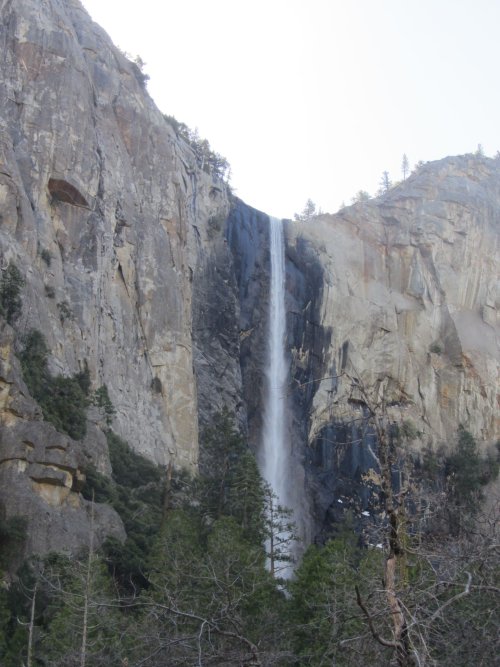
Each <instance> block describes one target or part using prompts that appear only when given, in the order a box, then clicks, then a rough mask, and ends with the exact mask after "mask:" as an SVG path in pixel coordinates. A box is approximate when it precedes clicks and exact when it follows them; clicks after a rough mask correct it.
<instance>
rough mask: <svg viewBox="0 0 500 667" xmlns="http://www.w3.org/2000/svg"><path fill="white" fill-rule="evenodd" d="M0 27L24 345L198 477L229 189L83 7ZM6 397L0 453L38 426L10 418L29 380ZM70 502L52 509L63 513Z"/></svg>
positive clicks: (128, 434) (57, 8) (8, 227)
mask: <svg viewBox="0 0 500 667" xmlns="http://www.w3.org/2000/svg"><path fill="white" fill-rule="evenodd" d="M0 11H1V14H2V27H1V32H0V45H1V50H2V54H3V57H2V65H1V69H2V71H1V78H2V86H1V88H0V108H1V109H2V118H1V119H0V127H1V138H0V213H1V219H0V259H1V265H2V269H5V268H6V267H7V265H8V264H9V262H11V263H13V264H15V265H16V266H17V268H18V269H19V270H20V272H21V274H22V275H23V277H24V278H25V280H26V285H25V287H24V289H23V292H22V301H23V308H22V316H21V317H20V318H19V319H18V320H17V321H16V322H15V331H16V334H17V335H16V337H15V338H16V341H15V345H16V347H17V349H19V347H20V346H21V345H22V341H21V339H22V334H23V333H25V332H27V331H29V330H30V329H39V330H40V331H41V332H42V333H43V335H44V336H45V339H46V341H47V344H48V346H49V349H50V350H51V356H50V360H49V364H50V368H51V371H52V372H53V373H60V374H63V375H72V374H74V373H75V372H78V371H79V370H81V369H82V368H83V367H84V365H85V364H87V365H88V369H89V371H90V378H91V382H92V389H94V390H95V389H97V388H98V387H100V386H102V385H104V384H105V385H106V386H107V388H108V391H109V395H110V398H111V401H112V403H113V405H114V407H115V409H116V416H115V419H114V421H113V429H114V430H115V431H116V432H117V433H118V434H119V435H121V436H123V437H124V438H126V439H127V440H128V442H129V443H130V444H131V446H132V447H134V448H135V449H136V450H137V451H139V452H141V453H142V454H144V455H146V456H148V457H150V458H151V459H153V460H155V461H156V462H158V463H160V464H165V463H166V462H167V461H169V460H171V459H172V460H174V462H175V463H176V465H178V466H183V467H188V468H191V469H195V468H196V465H197V456H198V420H197V387H196V379H195V375H194V373H193V345H192V336H191V332H192V319H191V310H192V298H193V296H192V294H193V276H194V275H197V271H198V267H205V266H206V264H207V261H208V260H207V259H206V256H211V252H212V251H211V250H210V248H209V247H208V246H209V243H207V238H208V235H209V234H210V233H213V229H212V228H211V227H210V226H209V224H208V221H209V220H211V221H213V220H215V219H221V218H222V219H224V217H225V215H226V214H227V210H228V202H227V197H226V194H225V186H224V184H223V183H221V182H220V181H219V180H217V179H214V178H213V177H212V176H211V175H210V174H209V173H206V172H205V171H203V170H202V169H200V168H199V166H198V165H197V163H196V159H195V156H194V154H193V152H192V150H191V149H190V147H189V146H188V145H187V144H186V143H185V142H184V141H182V140H180V139H178V138H177V136H176V134H175V132H174V130H173V129H172V127H171V126H170V125H169V124H168V123H167V122H166V121H165V119H164V117H163V116H162V114H161V113H160V112H159V111H158V109H157V108H156V107H155V105H154V104H153V102H152V101H151V99H150V98H149V96H148V95H147V93H146V92H145V90H144V82H143V79H142V75H141V72H140V71H139V69H138V68H137V66H136V65H135V64H134V63H131V62H130V61H128V60H127V58H126V57H125V56H124V55H123V54H122V53H121V52H120V51H119V50H118V49H116V48H115V47H114V46H113V45H112V44H111V42H110V40H109V38H108V37H107V35H106V34H105V33H104V32H103V31H102V30H101V29H100V28H99V27H98V26H97V25H95V24H94V23H92V21H91V20H90V18H89V16H88V15H87V13H86V12H85V10H84V9H83V7H82V6H81V4H80V3H79V2H78V1H77V0H65V1H64V2H61V1H59V0H48V2H44V3H43V5H42V6H41V5H40V3H39V2H38V0H19V1H18V0H16V2H10V1H8V0H1V1H0ZM218 234H219V236H222V226H221V229H220V230H219V232H218ZM216 247H217V248H218V246H217V244H216ZM214 252H215V253H216V257H219V255H220V251H218V250H215V251H214ZM217 252H219V254H217ZM202 270H205V269H203V268H202ZM206 270H208V269H206ZM236 365H237V355H236ZM234 372H235V373H236V374H237V373H238V372H239V371H238V369H237V368H236V367H235V369H234ZM3 382H4V392H5V394H6V395H5V396H4V401H3V405H4V412H3V415H2V417H3V419H2V422H3V424H2V436H1V437H2V445H1V446H2V448H3V447H10V444H9V443H10V442H11V441H12V440H13V439H16V438H17V436H14V435H13V434H14V433H17V432H18V430H19V428H20V427H19V423H21V422H22V421H23V420H24V421H26V420H28V421H30V420H32V419H33V415H32V414H31V413H30V412H29V410H32V409H33V404H32V402H31V403H30V407H29V410H28V408H26V410H28V412H26V411H25V409H24V408H23V409H19V410H18V409H17V408H16V409H14V408H12V407H9V406H11V405H12V403H11V402H12V401H13V400H17V399H15V398H13V397H14V395H15V392H16V387H19V386H20V385H19V384H18V378H17V377H16V378H15V382H14V384H11V383H10V381H8V380H6V379H4V380H3ZM26 394H27V392H26V388H25V387H24V389H23V391H22V395H23V396H26ZM5 406H6V407H5ZM5 410H7V412H5ZM37 419H38V421H37V422H36V428H35V427H34V428H35V430H36V431H37V433H39V439H40V442H45V440H46V439H47V438H49V436H48V435H47V434H45V435H41V433H42V431H44V429H45V427H46V426H47V425H46V424H43V423H42V422H40V421H39V415H38V418H37ZM30 428H31V427H30ZM47 428H50V427H49V426H47ZM45 430H46V429H45ZM47 433H48V431H47ZM96 438H97V440H99V441H100V442H101V446H102V447H105V445H103V444H102V439H99V438H98V437H97V436H96ZM35 439H36V438H35V437H34V436H33V438H32V437H31V436H30V438H29V440H30V442H31V441H34V440H35ZM49 439H50V438H49ZM59 439H60V438H59ZM65 440H67V438H66V439H65ZM34 444H35V445H36V443H34ZM89 447H90V444H89ZM91 448H92V447H91ZM93 448H94V450H95V449H96V448H97V449H99V443H97V444H96V445H95V446H94V447H93ZM35 449H37V447H36V446H35ZM56 449H57V448H56ZM63 449H64V447H63ZM70 449H71V448H70ZM44 451H45V452H46V453H47V460H46V463H47V464H50V465H52V464H51V457H50V456H49V454H48V450H47V449H45V450H44ZM16 456H17V454H16ZM44 456H45V454H43V453H38V449H37V457H36V458H37V461H39V462H40V461H43V460H44ZM61 456H62V454H61ZM68 456H69V454H68ZM102 456H103V457H104V458H105V457H106V456H105V451H104V452H103V453H102ZM4 460H5V461H6V459H4ZM9 460H11V459H9ZM2 465H3V470H6V467H8V466H10V465H11V464H10V463H4V464H2ZM16 465H17V464H16ZM65 465H66V464H65ZM74 465H76V462H71V464H68V465H67V466H66V467H68V468H70V469H71V470H73V469H74ZM58 474H59V473H58ZM32 479H34V478H32ZM33 483H35V482H33ZM37 483H38V482H37ZM40 483H41V484H49V485H50V484H52V482H48V481H47V479H45V477H44V481H42V482H40ZM68 484H69V478H68V480H67V481H64V482H63V480H62V479H61V484H60V485H59V486H58V487H57V488H58V489H63V488H65V489H68ZM52 486H54V485H53V484H52ZM52 490H53V489H52ZM58 493H59V496H57V494H54V493H53V494H52V495H51V494H48V495H47V494H46V493H45V492H44V494H45V495H44V494H42V495H41V496H40V497H42V496H43V497H44V499H45V501H46V503H47V504H48V505H50V506H53V507H55V506H57V505H58V503H59V505H58V506H59V507H61V508H62V507H66V505H68V502H69V501H68V498H63V495H64V493H65V492H64V493H62V491H58ZM49 496H50V498H49ZM58 498H59V500H58ZM59 501H60V502H59ZM7 506H8V507H7V512H8V513H13V512H15V507H14V504H13V503H11V502H10V501H8V500H7ZM68 507H69V505H68ZM68 511H69V510H68ZM33 539H34V540H35V538H33ZM35 541H36V540H35ZM35 546H37V547H40V548H43V545H42V543H41V542H36V545H35Z"/></svg>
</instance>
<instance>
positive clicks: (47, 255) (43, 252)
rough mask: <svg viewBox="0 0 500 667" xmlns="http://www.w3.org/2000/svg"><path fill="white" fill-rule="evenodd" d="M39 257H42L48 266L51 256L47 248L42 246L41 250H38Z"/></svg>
mask: <svg viewBox="0 0 500 667" xmlns="http://www.w3.org/2000/svg"><path fill="white" fill-rule="evenodd" d="M40 257H41V258H42V259H43V261H44V262H45V264H47V266H50V263H51V261H52V257H51V255H50V252H49V251H48V250H47V248H42V250H41V251H40Z"/></svg>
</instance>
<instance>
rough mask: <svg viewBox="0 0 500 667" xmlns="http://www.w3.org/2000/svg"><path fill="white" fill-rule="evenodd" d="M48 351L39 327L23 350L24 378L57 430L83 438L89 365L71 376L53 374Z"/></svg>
mask: <svg viewBox="0 0 500 667" xmlns="http://www.w3.org/2000/svg"><path fill="white" fill-rule="evenodd" d="M48 354H49V350H48V347H47V344H46V342H45V338H44V337H43V335H42V334H41V333H40V331H38V330H36V329H34V330H32V331H31V332H30V333H29V334H28V335H27V337H26V340H25V346H24V350H23V351H22V352H21V354H20V360H21V368H22V371H23V378H24V381H25V382H26V384H27V386H28V389H29V391H30V394H31V395H32V396H33V398H34V399H35V400H36V401H37V402H38V403H39V405H40V407H41V408H42V412H43V416H44V419H46V420H47V421H49V422H51V423H52V424H53V425H54V426H55V427H56V429H57V430H58V431H62V432H64V433H67V434H68V435H69V436H71V437H72V438H74V439H75V440H80V439H81V438H83V436H84V435H85V433H86V430H87V426H86V409H87V406H88V398H87V395H88V392H89V387H90V377H89V371H88V368H87V367H86V368H85V370H83V371H81V372H80V373H76V374H75V375H74V376H72V377H64V376H62V375H57V376H55V377H54V376H52V375H51V374H50V372H49V370H48V367H47V358H48Z"/></svg>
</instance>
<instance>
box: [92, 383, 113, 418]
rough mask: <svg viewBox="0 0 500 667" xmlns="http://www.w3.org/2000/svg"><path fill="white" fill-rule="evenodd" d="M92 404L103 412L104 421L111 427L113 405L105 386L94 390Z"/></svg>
mask: <svg viewBox="0 0 500 667" xmlns="http://www.w3.org/2000/svg"><path fill="white" fill-rule="evenodd" d="M92 403H93V404H94V405H96V406H97V407H98V408H101V409H102V411H103V412H104V419H105V421H106V424H107V425H108V426H110V425H111V422H112V421H113V417H114V415H115V414H116V410H115V408H114V405H113V403H112V402H111V399H110V397H109V393H108V388H107V386H106V385H105V384H103V385H102V387H99V389H96V390H95V392H94V395H93V397H92Z"/></svg>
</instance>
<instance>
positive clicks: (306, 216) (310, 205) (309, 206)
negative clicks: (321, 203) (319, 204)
mask: <svg viewBox="0 0 500 667" xmlns="http://www.w3.org/2000/svg"><path fill="white" fill-rule="evenodd" d="M315 215H316V204H315V203H314V202H313V200H312V199H308V200H307V201H306V204H305V206H304V208H303V209H302V211H301V213H295V214H294V216H293V218H294V220H296V221H297V222H307V221H309V220H311V219H312V218H313V217H314V216H315Z"/></svg>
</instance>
